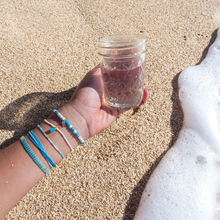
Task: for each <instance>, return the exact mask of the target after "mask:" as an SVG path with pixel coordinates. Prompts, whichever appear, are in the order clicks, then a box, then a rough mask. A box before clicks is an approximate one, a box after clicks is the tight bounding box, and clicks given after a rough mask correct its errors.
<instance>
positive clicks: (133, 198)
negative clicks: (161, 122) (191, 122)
mask: <svg viewBox="0 0 220 220" xmlns="http://www.w3.org/2000/svg"><path fill="white" fill-rule="evenodd" d="M217 31H218V30H217V29H216V30H215V31H214V32H213V33H212V37H211V40H210V41H209V44H208V46H207V47H206V48H205V49H204V51H203V53H202V56H201V58H200V60H199V62H198V63H197V65H199V64H200V63H201V62H202V61H203V60H204V59H205V57H206V55H207V53H208V50H209V47H210V46H211V45H212V44H213V42H214V41H215V39H216V37H217ZM180 73H181V72H179V73H178V74H177V75H176V76H175V77H174V78H173V80H172V86H173V93H172V96H171V100H172V102H173V107H172V114H171V120H170V127H171V130H172V138H171V141H170V143H169V146H168V149H167V150H166V151H165V152H164V153H163V154H162V155H161V156H160V157H159V158H157V159H156V161H155V162H154V164H153V165H152V166H151V168H150V169H149V170H148V171H147V172H146V173H145V174H144V175H143V177H142V178H141V180H140V181H139V182H138V183H137V185H136V186H135V188H134V189H133V191H132V193H131V195H130V198H129V200H128V201H127V204H126V207H125V212H124V216H123V220H132V219H133V218H134V215H135V213H136V211H137V208H138V206H139V203H140V200H141V195H142V193H143V191H144V189H145V186H146V184H147V182H148V180H149V178H150V175H151V174H152V173H153V171H154V170H155V168H156V167H157V165H158V164H159V162H160V161H161V159H162V158H163V156H164V155H165V154H166V152H167V151H168V150H169V149H170V148H171V147H172V146H173V144H174V143H175V142H176V140H177V137H178V134H179V132H180V130H181V128H182V125H183V111H182V108H181V105H180V100H179V97H178V78H179V75H180Z"/></svg>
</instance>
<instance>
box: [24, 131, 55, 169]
mask: <svg viewBox="0 0 220 220" xmlns="http://www.w3.org/2000/svg"><path fill="white" fill-rule="evenodd" d="M28 137H29V138H30V140H31V141H32V142H33V144H34V145H35V146H36V147H37V148H38V149H39V150H40V152H41V154H42V155H43V156H44V158H45V159H46V160H47V161H48V163H49V164H50V166H51V167H56V164H55V163H54V162H53V160H52V159H51V158H50V156H49V154H48V153H47V151H46V149H45V148H44V146H43V144H42V143H41V141H40V139H39V138H38V136H37V134H36V133H35V132H34V131H33V130H31V131H29V132H28Z"/></svg>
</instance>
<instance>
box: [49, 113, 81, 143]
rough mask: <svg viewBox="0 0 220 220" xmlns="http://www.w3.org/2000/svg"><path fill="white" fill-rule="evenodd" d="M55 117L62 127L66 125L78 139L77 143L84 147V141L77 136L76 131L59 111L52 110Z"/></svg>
mask: <svg viewBox="0 0 220 220" xmlns="http://www.w3.org/2000/svg"><path fill="white" fill-rule="evenodd" d="M53 111H54V112H55V113H56V114H57V116H58V117H59V118H60V119H61V120H62V125H63V126H65V125H67V127H69V128H70V130H71V131H73V133H74V134H75V135H76V137H77V138H78V139H79V141H80V142H81V143H82V146H84V145H85V141H84V140H83V139H82V137H81V136H80V135H79V133H78V131H77V130H76V129H75V128H74V127H73V126H72V125H71V124H70V123H69V121H67V120H66V119H65V118H64V117H63V116H62V115H61V114H60V112H59V111H57V110H53Z"/></svg>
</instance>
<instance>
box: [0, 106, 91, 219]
mask: <svg viewBox="0 0 220 220" xmlns="http://www.w3.org/2000/svg"><path fill="white" fill-rule="evenodd" d="M59 111H60V112H61V113H62V115H63V116H64V117H65V118H66V119H68V120H69V121H70V123H71V124H72V125H73V126H74V128H75V129H76V130H77V131H78V132H79V134H80V135H81V136H82V137H83V139H84V140H86V139H88V138H89V133H88V129H87V125H86V122H85V120H84V119H83V118H82V117H81V116H80V114H79V113H78V112H76V111H75V110H74V108H72V107H70V106H69V105H68V104H67V105H66V106H64V107H62V108H61V109H59ZM47 120H48V121H49V122H52V124H54V125H58V128H59V129H60V130H61V131H62V132H63V133H64V135H65V137H66V138H67V140H68V141H69V143H70V144H71V146H72V147H73V148H76V147H77V146H78V145H79V144H80V142H79V140H78V139H77V137H76V136H75V135H74V134H73V132H72V131H70V129H69V128H68V127H62V124H61V120H60V119H59V118H58V116H57V115H56V114H52V115H51V116H50V117H49V118H48V119H47ZM40 126H41V127H42V128H43V130H44V131H45V132H46V131H48V130H49V129H50V128H51V126H49V125H47V124H46V123H44V122H42V123H41V124H40ZM34 131H35V132H36V134H37V135H38V137H39V138H40V140H41V142H42V144H43V145H44V147H45V149H46V151H47V152H48V154H49V155H50V157H51V158H52V160H53V161H54V162H55V163H56V164H57V163H59V162H60V161H61V160H62V157H61V155H60V154H59V153H58V152H57V151H56V150H55V149H54V148H53V147H52V145H51V144H50V142H49V141H48V140H47V139H46V138H45V137H44V136H43V134H42V133H41V131H40V130H39V129H38V128H35V129H34ZM48 137H49V138H50V139H51V140H52V141H53V143H54V144H55V145H56V146H57V147H58V148H59V150H60V151H61V152H62V153H63V154H64V155H65V156H66V155H67V154H68V153H69V152H70V151H71V149H70V147H69V146H68V144H67V143H66V141H65V139H64V138H63V137H62V136H61V134H60V133H59V132H57V131H55V132H53V133H49V134H48ZM25 138H26V140H27V142H28V144H29V146H30V148H31V149H32V150H33V151H34V153H35V155H36V156H37V157H38V158H39V159H40V161H41V162H42V163H43V164H44V165H45V166H46V167H47V168H48V169H51V168H50V166H49V164H48V163H47V161H46V160H45V158H44V157H43V156H42V154H41V153H40V151H39V150H38V149H37V147H35V146H34V144H33V143H32V142H31V141H30V139H29V138H28V137H27V136H25ZM44 175H45V173H44V172H43V171H42V170H41V169H40V168H39V167H38V166H37V164H36V163H35V162H34V161H33V160H32V158H31V157H30V156H29V155H28V153H27V152H26V150H25V149H24V147H23V145H22V143H21V141H20V140H19V141H17V142H15V143H14V144H12V145H10V146H9V147H7V148H6V149H4V150H2V151H0V219H2V218H3V217H4V216H5V215H6V214H7V213H8V212H9V211H10V210H11V209H12V208H13V206H14V205H15V204H16V203H17V202H18V201H19V200H20V199H21V198H22V197H23V196H24V195H26V193H27V192H28V191H29V190H30V189H31V188H32V187H33V186H34V185H35V184H36V183H37V182H39V181H40V180H41V178H42V177H43V176H44Z"/></svg>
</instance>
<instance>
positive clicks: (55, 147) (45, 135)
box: [37, 125, 65, 158]
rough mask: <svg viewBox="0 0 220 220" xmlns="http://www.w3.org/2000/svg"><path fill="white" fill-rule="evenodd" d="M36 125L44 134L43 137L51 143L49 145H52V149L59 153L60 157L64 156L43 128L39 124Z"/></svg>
mask: <svg viewBox="0 0 220 220" xmlns="http://www.w3.org/2000/svg"><path fill="white" fill-rule="evenodd" d="M37 127H38V128H39V130H40V131H41V132H42V134H43V135H44V137H46V138H47V140H48V141H49V142H50V143H51V145H52V146H53V147H54V149H55V150H56V151H57V152H58V153H59V154H60V155H61V157H63V158H65V156H64V155H63V153H61V151H60V150H59V149H58V148H57V146H56V145H55V144H54V143H53V142H52V141H51V139H50V138H49V137H48V136H47V134H46V133H45V132H44V130H43V128H42V127H41V126H40V125H37Z"/></svg>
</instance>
